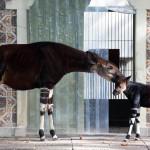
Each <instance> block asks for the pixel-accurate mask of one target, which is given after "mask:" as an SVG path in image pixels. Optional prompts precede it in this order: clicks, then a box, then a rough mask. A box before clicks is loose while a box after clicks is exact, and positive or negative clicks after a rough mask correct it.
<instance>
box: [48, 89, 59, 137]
mask: <svg viewBox="0 0 150 150" xmlns="http://www.w3.org/2000/svg"><path fill="white" fill-rule="evenodd" d="M48 118H49V128H50V130H49V132H50V135H51V136H52V138H53V140H57V138H58V137H57V135H56V133H55V128H54V121H53V90H50V91H49V100H48Z"/></svg>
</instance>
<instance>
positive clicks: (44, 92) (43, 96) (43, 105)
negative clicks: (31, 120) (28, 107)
mask: <svg viewBox="0 0 150 150" xmlns="http://www.w3.org/2000/svg"><path fill="white" fill-rule="evenodd" d="M48 97H49V89H47V88H41V90H40V129H39V136H40V140H41V141H44V140H45V135H44V118H45V112H46V110H47V103H48Z"/></svg>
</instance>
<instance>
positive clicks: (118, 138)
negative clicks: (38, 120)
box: [0, 134, 150, 150]
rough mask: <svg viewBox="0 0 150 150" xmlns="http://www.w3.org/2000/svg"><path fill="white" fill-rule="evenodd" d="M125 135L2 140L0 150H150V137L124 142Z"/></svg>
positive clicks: (0, 139) (0, 140)
mask: <svg viewBox="0 0 150 150" xmlns="http://www.w3.org/2000/svg"><path fill="white" fill-rule="evenodd" d="M124 136H125V135H121V134H115V135H110V134H108V135H101V136H83V137H82V139H80V137H65V138H59V139H58V140H57V141H52V139H47V140H46V141H44V142H41V141H40V140H39V138H0V150H150V137H142V139H141V140H139V141H135V140H134V137H132V139H131V140H130V141H129V142H128V143H125V142H123V139H124Z"/></svg>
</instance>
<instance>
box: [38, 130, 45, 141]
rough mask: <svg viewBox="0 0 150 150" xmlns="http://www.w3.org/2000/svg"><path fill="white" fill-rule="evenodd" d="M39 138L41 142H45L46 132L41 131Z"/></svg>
mask: <svg viewBox="0 0 150 150" xmlns="http://www.w3.org/2000/svg"><path fill="white" fill-rule="evenodd" d="M39 136H40V141H45V135H44V130H42V129H40V130H39Z"/></svg>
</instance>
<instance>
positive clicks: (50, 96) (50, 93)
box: [49, 89, 53, 98]
mask: <svg viewBox="0 0 150 150" xmlns="http://www.w3.org/2000/svg"><path fill="white" fill-rule="evenodd" d="M52 96H53V89H51V90H50V91H49V98H52Z"/></svg>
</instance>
